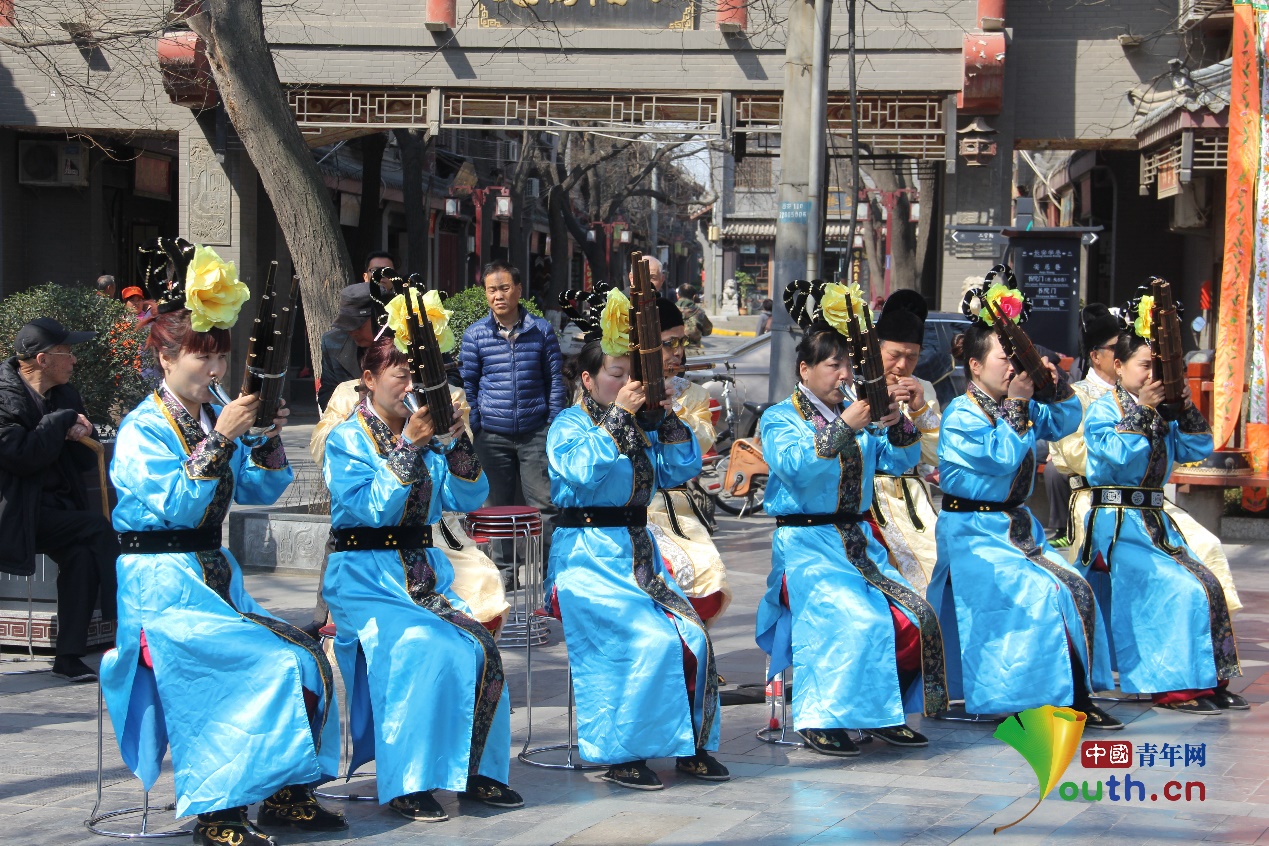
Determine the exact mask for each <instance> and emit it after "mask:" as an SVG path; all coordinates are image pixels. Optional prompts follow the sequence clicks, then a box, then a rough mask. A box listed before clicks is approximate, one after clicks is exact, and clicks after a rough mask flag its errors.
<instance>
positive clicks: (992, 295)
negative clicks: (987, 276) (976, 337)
mask: <svg viewBox="0 0 1269 846" xmlns="http://www.w3.org/2000/svg"><path fill="white" fill-rule="evenodd" d="M981 302H982V305H981V307H980V309H979V312H978V319H979V320H981V321H982V322H984V323H986V324H987V325H988V326H991V325H992V324H993V323H994V322H995V321H994V320H993V319H992V316H991V312H990V311H988V310H987V304H988V303H991V304H992V305H994V306H995V307H996V308H997V309H999V310H1000V313H1001V314H1003V315H1004V316H1005V317H1006V318H1007V319H1009V320H1012V321H1013V322H1014V323H1020V322H1021V321H1022V311H1023V307H1024V306H1025V305H1026V302H1027V301H1026V299H1025V298H1024V297H1023V296H1022V292H1021V291H1019V290H1017V289H1016V288H1010V287H1009V286H1008V285H1006V284H1004V283H1003V282H995V283H993V284H992V286H991V287H990V288H988V289H987V291H986V293H984V294H983V295H982V297H981Z"/></svg>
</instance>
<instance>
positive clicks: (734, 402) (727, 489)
mask: <svg viewBox="0 0 1269 846" xmlns="http://www.w3.org/2000/svg"><path fill="white" fill-rule="evenodd" d="M709 382H718V383H720V384H721V385H722V391H721V394H720V396H719V398H718V399H716V400H714V399H711V401H710V407H711V409H712V410H713V411H714V426H715V428H716V429H717V432H718V438H717V439H716V440H715V442H714V446H713V448H712V449H710V451H709V452H708V453H706V454H705V455H704V456H703V457H702V461H701V464H702V469H701V475H700V477H699V478H698V480H697V484H698V485H699V486H700V487H701V489H702V490H703V491H704V492H705V494H706V495H707V496H709V497H710V499H712V500H714V504H715V505H716V506H717V507H718V508H721V509H722V510H723V511H725V512H727V513H728V514H732V515H736V516H740V517H744V516H746V515H747V514H753V513H755V512H757V511H761V510H762V505H763V500H764V494H765V491H766V487H767V477H768V476H769V475H770V469H769V468H768V467H767V465H766V462H765V461H763V459H762V444H761V443H760V442H759V441H758V438H757V432H758V421H759V420H760V419H761V417H762V412H763V411H765V410H766V408H767V404H765V403H762V404H760V403H754V402H747V401H745V399H744V397H743V396H742V395H741V392H740V388H739V387H738V386H737V384H736V380H735V378H734V377H733V376H729V375H722V374H718V375H715V376H714V377H713V378H711V379H710V380H709ZM709 382H706V383H705V384H706V385H708V384H709ZM720 421H722V423H723V425H722V426H719V422H720Z"/></svg>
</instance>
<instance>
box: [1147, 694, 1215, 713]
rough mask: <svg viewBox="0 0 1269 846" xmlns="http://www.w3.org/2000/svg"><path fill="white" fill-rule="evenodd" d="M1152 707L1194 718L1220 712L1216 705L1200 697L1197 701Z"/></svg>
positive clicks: (1191, 700) (1188, 700)
mask: <svg viewBox="0 0 1269 846" xmlns="http://www.w3.org/2000/svg"><path fill="white" fill-rule="evenodd" d="M1154 707H1156V708H1165V709H1167V710H1169V711H1180V712H1181V713H1182V714H1193V715H1194V716H1196V717H1211V716H1214V715H1216V714H1219V713H1220V712H1221V709H1220V708H1219V707H1217V705H1216V703H1215V702H1212V701H1211V700H1210V699H1209V698H1208V697H1206V696H1201V697H1199V698H1198V699H1186V700H1185V701H1184V702H1170V703H1168V704H1167V705H1155V706H1154Z"/></svg>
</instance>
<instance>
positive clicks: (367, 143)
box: [355, 132, 388, 267]
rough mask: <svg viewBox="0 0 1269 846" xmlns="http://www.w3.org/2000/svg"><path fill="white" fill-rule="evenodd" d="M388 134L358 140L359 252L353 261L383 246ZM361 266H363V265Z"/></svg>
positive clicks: (363, 258)
mask: <svg viewBox="0 0 1269 846" xmlns="http://www.w3.org/2000/svg"><path fill="white" fill-rule="evenodd" d="M387 146H388V136H387V135H386V134H385V133H383V132H376V133H375V134H374V135H366V136H363V137H362V139H361V213H360V214H359V215H358V216H357V240H358V241H360V242H361V243H360V244H358V245H357V246H358V248H359V249H358V253H357V258H356V259H355V261H363V262H364V261H365V258H366V256H367V255H368V254H369V253H371V252H374V251H375V250H382V249H383V203H382V202H381V201H382V199H383V151H384V149H385V148H386V147H387ZM362 266H363V267H364V266H365V265H362Z"/></svg>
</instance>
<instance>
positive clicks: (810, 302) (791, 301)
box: [784, 279, 830, 330]
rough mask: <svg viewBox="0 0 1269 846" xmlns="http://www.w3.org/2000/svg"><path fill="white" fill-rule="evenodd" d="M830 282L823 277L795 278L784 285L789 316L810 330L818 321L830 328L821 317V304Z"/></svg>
mask: <svg viewBox="0 0 1269 846" xmlns="http://www.w3.org/2000/svg"><path fill="white" fill-rule="evenodd" d="M826 287H828V283H827V282H825V281H824V280H823V279H813V280H811V281H810V282H808V281H807V280H805V279H794V280H793V281H792V282H790V283H789V284H788V285H785V286H784V308H785V310H786V311H788V312H789V317H792V318H793V321H794V322H795V323H797V325H799V326H801V327H802V328H803V329H804V330H810V329H811V328H812V327H815V326H816V325H817V323H819V324H822V326H823V328H830V327H829V326H828V324H827V323H825V322H824V321H823V320H821V319H820V314H819V304H820V301H821V300H823V299H824V289H825V288H826Z"/></svg>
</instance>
